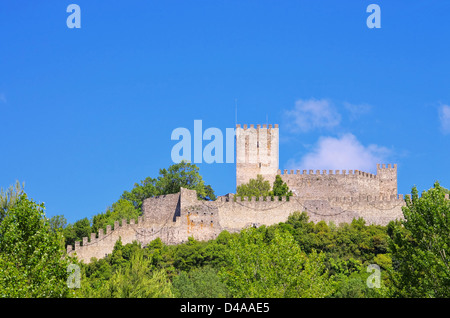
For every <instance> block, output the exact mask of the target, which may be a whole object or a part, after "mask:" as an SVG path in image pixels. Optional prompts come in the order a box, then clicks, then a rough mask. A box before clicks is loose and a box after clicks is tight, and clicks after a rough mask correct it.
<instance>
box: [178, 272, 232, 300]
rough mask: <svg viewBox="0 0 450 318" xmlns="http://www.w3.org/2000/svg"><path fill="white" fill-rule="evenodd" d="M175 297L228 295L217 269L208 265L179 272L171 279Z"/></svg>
mask: <svg viewBox="0 0 450 318" xmlns="http://www.w3.org/2000/svg"><path fill="white" fill-rule="evenodd" d="M172 285H173V288H174V293H175V296H176V297H181V298H221V297H228V296H229V293H228V289H227V286H226V285H225V284H224V283H223V282H222V280H221V278H220V276H219V275H218V274H217V270H215V269H214V268H212V267H210V266H204V267H199V268H195V269H193V270H191V271H190V272H189V273H186V272H181V274H180V275H178V276H176V277H175V278H174V279H173V283H172Z"/></svg>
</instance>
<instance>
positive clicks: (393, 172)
mask: <svg viewBox="0 0 450 318" xmlns="http://www.w3.org/2000/svg"><path fill="white" fill-rule="evenodd" d="M377 177H378V182H379V187H380V195H383V196H391V195H397V164H394V167H392V166H391V165H390V164H388V166H387V168H386V165H385V164H383V165H382V166H380V164H377Z"/></svg>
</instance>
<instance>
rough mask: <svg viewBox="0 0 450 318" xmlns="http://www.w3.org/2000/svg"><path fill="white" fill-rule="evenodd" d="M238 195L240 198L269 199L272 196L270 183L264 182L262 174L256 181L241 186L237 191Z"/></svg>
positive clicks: (251, 180)
mask: <svg viewBox="0 0 450 318" xmlns="http://www.w3.org/2000/svg"><path fill="white" fill-rule="evenodd" d="M236 195H237V196H240V197H252V196H253V197H257V198H259V197H267V196H269V195H270V182H269V181H267V180H264V177H263V176H262V175H260V174H258V175H257V176H256V179H250V180H249V181H248V183H244V184H241V185H239V186H238V187H237V189H236Z"/></svg>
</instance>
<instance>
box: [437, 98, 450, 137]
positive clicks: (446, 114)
mask: <svg viewBox="0 0 450 318" xmlns="http://www.w3.org/2000/svg"><path fill="white" fill-rule="evenodd" d="M439 120H440V122H441V129H442V132H443V133H444V134H449V133H450V106H448V105H442V106H441V107H440V108H439Z"/></svg>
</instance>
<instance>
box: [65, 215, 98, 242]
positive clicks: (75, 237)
mask: <svg viewBox="0 0 450 318" xmlns="http://www.w3.org/2000/svg"><path fill="white" fill-rule="evenodd" d="M91 233H92V228H91V222H90V221H89V219H88V218H84V219H81V220H78V221H76V222H75V223H74V224H69V225H68V226H66V227H65V228H64V230H63V234H64V238H65V243H66V245H74V244H75V241H81V240H82V239H83V237H90V235H91Z"/></svg>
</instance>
